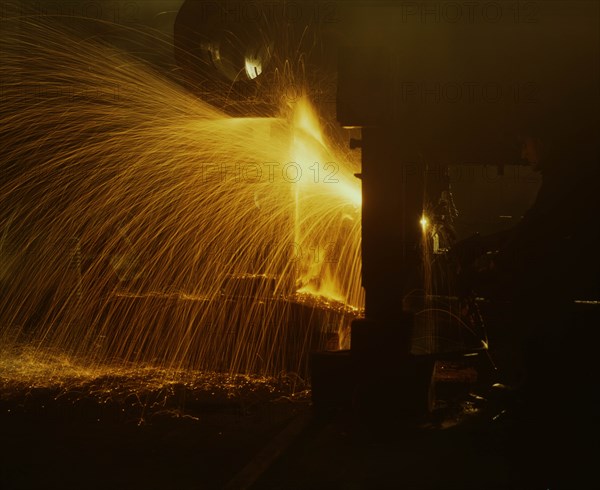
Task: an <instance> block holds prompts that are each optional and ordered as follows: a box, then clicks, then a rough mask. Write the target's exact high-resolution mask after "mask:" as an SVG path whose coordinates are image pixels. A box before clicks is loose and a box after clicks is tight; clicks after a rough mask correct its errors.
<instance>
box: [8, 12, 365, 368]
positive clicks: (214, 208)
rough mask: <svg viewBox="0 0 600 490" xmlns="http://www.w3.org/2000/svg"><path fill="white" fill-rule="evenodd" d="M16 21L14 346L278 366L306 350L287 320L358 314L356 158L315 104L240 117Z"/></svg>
mask: <svg viewBox="0 0 600 490" xmlns="http://www.w3.org/2000/svg"><path fill="white" fill-rule="evenodd" d="M3 24H4V25H3V27H5V29H3V34H2V36H3V43H2V45H1V48H0V49H1V52H0V57H1V58H2V61H3V63H2V78H3V85H2V97H3V103H2V109H1V114H2V120H3V124H2V129H1V130H0V137H1V139H2V142H3V151H2V154H1V156H0V159H1V166H2V170H3V176H4V177H3V181H2V182H1V184H0V186H1V188H0V191H1V193H0V196H1V198H0V199H1V201H2V202H1V204H2V206H1V209H0V226H1V230H2V233H1V241H0V250H1V251H2V254H1V256H0V261H1V266H0V274H1V275H2V276H1V280H2V287H3V290H4V294H3V297H2V300H1V301H2V303H1V305H0V308H1V309H0V322H1V323H0V341H1V342H2V345H3V347H5V348H10V346H11V345H16V344H17V343H18V342H20V341H23V340H24V339H26V340H27V342H28V343H29V344H30V345H34V346H37V347H38V348H39V352H40V355H41V353H43V352H47V351H60V352H64V353H65V354H68V355H71V356H74V357H75V358H77V359H78V360H85V361H86V362H87V363H88V364H90V365H102V364H111V363H112V364H114V363H117V364H118V363H123V362H135V363H151V364H153V365H158V366H159V367H162V368H166V369H180V368H182V367H186V368H194V369H218V370H228V371H231V372H239V373H250V372H254V373H277V372H280V371H281V370H282V369H284V368H289V366H290V359H289V357H290V354H289V353H288V351H287V347H286V345H287V344H289V343H290V341H294V342H296V343H300V344H301V345H302V346H303V347H302V349H306V348H308V345H309V344H308V339H309V337H310V334H309V325H308V324H306V325H305V333H304V334H302V335H304V337H302V335H300V338H298V339H296V338H295V337H294V336H297V335H298V333H296V332H294V331H292V329H290V327H289V326H290V324H299V323H303V322H304V323H307V319H308V323H310V322H313V323H315V322H318V323H319V325H317V326H315V325H313V326H312V327H311V328H313V329H314V328H317V329H318V328H321V327H322V326H324V325H328V328H329V329H333V330H335V329H336V328H338V327H342V326H343V325H345V324H347V322H348V318H351V317H352V316H353V315H355V314H356V312H357V311H358V310H359V309H360V307H361V306H362V301H363V297H362V290H361V288H360V265H359V236H360V234H359V230H360V213H359V206H360V195H361V194H360V189H359V184H358V182H357V181H356V179H355V178H354V177H353V173H354V171H355V168H354V167H356V163H355V162H354V161H351V160H350V159H349V158H348V154H347V152H345V151H343V150H342V149H341V146H339V145H337V144H336V143H335V142H331V141H329V140H328V138H327V136H326V135H325V134H324V133H323V131H322V129H321V128H320V125H319V121H318V118H317V116H316V113H315V111H314V110H313V108H312V106H311V104H310V101H309V100H308V99H306V98H304V99H301V100H298V101H296V102H295V103H294V104H293V108H292V111H291V114H290V115H289V116H288V115H285V116H283V115H282V116H281V117H279V118H272V117H269V118H268V117H264V118H261V117H253V118H237V119H233V118H231V117H228V116H226V115H225V114H223V113H221V112H220V111H219V110H217V109H215V108H214V107H212V106H210V105H208V104H206V103H203V102H202V101H201V100H199V99H197V98H195V97H194V96H192V95H191V94H189V93H187V92H186V91H184V90H183V89H182V88H180V87H179V86H178V85H177V84H176V83H174V82H172V81H170V80H169V79H167V78H165V77H163V76H162V75H160V74H158V73H156V72H155V71H153V70H152V69H151V68H149V67H148V66H147V65H145V64H143V63H141V62H139V61H138V60H135V59H133V58H131V57H129V56H127V55H125V54H124V53H122V52H119V51H118V50H116V49H114V48H110V47H107V46H104V45H100V44H96V43H95V42H94V41H90V40H86V41H82V40H77V41H76V42H75V40H74V39H72V38H70V37H69V35H68V33H65V32H64V31H63V30H61V29H58V28H55V27H52V26H49V25H46V24H43V23H40V22H37V21H35V20H28V21H22V20H21V22H19V28H18V29H12V28H11V25H10V24H11V23H10V21H3ZM12 27H14V26H12ZM69 45H72V46H77V49H73V50H71V49H65V46H69ZM283 113H284V111H282V114H283ZM286 114H287V113H286ZM224 290H226V293H225V294H224ZM302 298H304V300H303V301H304V302H305V303H306V302H308V303H310V304H319V305H325V306H327V305H328V306H327V307H326V308H322V313H321V315H320V316H318V315H317V316H316V317H315V316H314V315H312V314H310V315H307V314H306V313H305V312H304V310H305V309H306V308H305V307H301V306H298V304H301V303H302V301H300V300H301V299H302ZM300 355H301V353H300ZM291 365H292V366H299V365H300V361H293V362H292V363H291ZM298 369H300V368H298Z"/></svg>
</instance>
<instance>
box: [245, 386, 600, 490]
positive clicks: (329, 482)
mask: <svg viewBox="0 0 600 490" xmlns="http://www.w3.org/2000/svg"><path fill="white" fill-rule="evenodd" d="M459 410H462V413H458V412H457V411H456V407H455V410H454V413H452V414H450V413H448V412H447V411H446V413H445V414H444V411H445V410H444V409H441V410H439V411H440V412H441V413H439V414H438V415H439V416H438V417H437V420H435V419H436V417H435V416H434V417H430V419H429V421H411V422H407V423H406V425H405V426H402V425H398V423H397V421H396V424H395V426H393V427H387V424H386V421H385V420H383V419H380V420H371V421H362V422H360V421H357V420H355V418H354V417H353V416H352V414H351V413H349V412H341V413H338V414H336V415H335V416H334V417H332V418H331V419H330V420H329V421H327V422H326V423H324V425H323V426H321V427H319V428H315V430H313V431H312V432H307V433H306V434H305V436H304V437H303V438H301V439H299V440H298V441H297V443H296V444H295V445H294V446H293V447H292V448H291V449H290V450H289V451H288V452H287V454H286V455H285V456H284V457H282V458H281V459H280V460H279V461H277V463H276V464H274V465H273V466H272V467H271V468H270V469H269V471H268V472H267V473H266V474H264V475H263V477H262V478H261V479H260V480H259V482H258V483H257V484H256V485H255V486H253V487H252V488H253V489H254V490H284V489H285V490H296V489H297V490H300V489H302V490H320V489H323V490H325V489H340V490H342V489H348V490H359V489H360V490H367V489H410V490H421V489H422V490H425V489H430V490H433V489H435V490H467V489H472V490H492V489H494V490H509V489H510V490H521V489H522V490H534V489H543V490H546V489H558V488H564V489H575V488H588V485H589V484H588V482H589V481H593V478H595V477H594V476H593V475H594V471H595V464H596V462H595V454H596V450H595V449H594V448H597V435H598V432H597V427H595V426H594V424H595V423H597V422H596V421H595V420H594V419H593V418H592V417H591V416H588V417H589V418H587V419H585V418H580V419H579V420H578V419H577V415H576V413H575V412H571V413H568V414H566V413H563V414H562V415H560V414H559V413H557V412H556V411H554V410H553V409H551V408H550V409H549V410H548V411H547V412H546V413H542V412H537V413H529V411H528V410H526V409H522V408H521V407H519V403H516V402H514V401H508V400H496V401H491V400H489V399H482V397H480V396H479V395H476V394H475V393H472V394H471V395H470V396H467V397H465V398H464V403H463V404H462V406H461V407H460V408H459ZM580 416H582V417H583V412H580ZM432 418H433V419H434V420H433V422H432V420H431V419H432ZM390 425H392V424H390ZM590 478H592V480H590Z"/></svg>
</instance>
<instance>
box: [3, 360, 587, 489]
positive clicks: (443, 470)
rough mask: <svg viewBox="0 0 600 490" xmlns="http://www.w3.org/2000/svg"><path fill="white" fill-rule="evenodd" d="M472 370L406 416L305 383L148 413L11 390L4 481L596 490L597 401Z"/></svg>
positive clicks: (10, 485) (454, 373) (455, 372)
mask: <svg viewBox="0 0 600 490" xmlns="http://www.w3.org/2000/svg"><path fill="white" fill-rule="evenodd" d="M438 372H439V370H438ZM471 374H472V371H470V370H469V369H466V370H464V369H462V368H460V366H459V368H455V367H453V366H449V368H448V367H447V371H446V372H445V374H444V375H443V376H439V375H438V379H437V383H436V388H437V397H436V404H435V408H434V411H433V413H432V414H429V415H427V416H423V417H420V418H413V419H406V420H404V419H403V420H388V419H386V418H385V417H381V418H374V419H371V420H357V419H356V417H355V416H354V414H353V412H352V410H347V409H340V410H336V411H329V412H326V413H322V414H319V416H317V415H316V414H315V411H314V407H312V406H311V403H310V398H309V397H307V396H306V394H304V395H303V396H300V397H298V398H296V399H294V398H287V397H285V396H283V397H282V396H280V395H279V394H277V393H274V394H269V391H268V390H265V391H264V392H263V393H260V394H254V395H252V397H251V399H248V398H247V397H246V399H245V400H244V399H239V398H238V399H235V398H230V397H222V396H219V393H217V394H216V396H217V400H216V402H215V400H213V399H212V398H211V396H212V395H213V393H208V392H207V393H205V394H204V395H206V396H204V395H203V396H200V397H198V398H197V400H196V403H188V404H187V405H186V408H185V410H178V409H169V407H168V406H165V409H164V410H161V409H160V403H158V408H157V407H156V405H157V400H158V398H156V399H155V400H154V402H153V403H151V404H147V407H148V411H147V413H146V414H144V413H140V412H135V413H133V412H131V411H129V413H127V410H126V411H125V415H124V416H121V415H119V412H120V410H121V411H122V410H123V409H119V406H120V405H115V404H113V405H112V406H108V407H107V406H105V404H100V403H97V402H96V401H94V399H93V398H90V397H81V396H79V397H78V398H76V399H75V398H73V397H71V399H69V397H68V396H67V397H57V396H56V394H55V393H54V392H52V391H46V392H44V391H38V392H35V393H33V392H29V393H23V394H21V395H19V396H14V393H13V394H9V393H6V392H2V393H1V394H2V396H1V397H0V405H1V407H0V408H1V414H0V438H1V440H2V448H1V452H2V454H1V459H0V488H2V489H5V490H17V489H38V488H48V489H82V488H85V489H107V488H110V489H123V490H133V489H144V490H146V489H174V490H179V489H181V490H183V489H188V488H189V489H192V488H193V489H207V490H212V489H215V490H217V489H225V488H226V489H228V490H232V489H235V488H237V489H242V488H247V489H253V490H277V489H280V490H295V489H298V490H313V489H315V490H317V489H324V490H325V489H328V490H329V489H349V490H354V489H365V490H366V489H369V490H370V489H388V488H389V489H411V490H412V489H415V490H416V489H439V490H455V489H456V490H467V489H477V490H488V489H498V490H500V489H502V490H505V489H507V490H508V489H523V490H525V489H527V490H529V489H537V488H539V489H557V488H565V489H571V490H572V489H574V488H587V486H586V487H584V486H582V484H583V482H584V481H587V479H589V476H590V472H591V471H592V470H593V469H594V464H595V462H594V455H595V452H594V449H593V448H594V447H597V443H596V441H597V439H595V437H596V434H597V432H596V431H595V425H594V421H595V419H594V417H593V407H588V408H592V409H591V410H583V409H582V407H577V406H571V407H570V408H571V409H572V410H571V411H567V412H563V411H562V410H563V408H565V407H564V405H565V404H564V403H560V404H557V406H560V407H561V408H560V409H558V408H556V407H552V406H548V407H547V408H548V409H547V410H540V411H537V412H536V411H531V410H524V409H523V406H522V403H520V401H519V398H518V396H517V397H515V396H514V395H513V394H506V392H503V391H500V392H496V391H493V390H492V391H490V392H485V389H483V388H482V387H481V386H478V385H474V384H473V383H472V377H471ZM208 395H210V396H208ZM555 395H556V396H558V395H559V394H558V393H555ZM207 396H208V397H207ZM563 401H564V400H563ZM109 405H110V404H109ZM567 405H568V404H567ZM136 406H137V407H138V408H139V405H136ZM542 408H543V407H542ZM121 413H123V412H121ZM385 413H387V414H388V415H387V416H389V414H390V413H393V410H392V411H390V410H386V411H385ZM132 415H133V416H132ZM298 421H299V423H298ZM294 426H295V427H296V429H295V430H292V431H291V432H290V430H289V427H294ZM282 434H283V436H282ZM286 434H287V435H286ZM590 444H591V446H590ZM587 448H590V449H587ZM265 449H266V451H265ZM240 475H242V476H243V477H242V478H239V476H240Z"/></svg>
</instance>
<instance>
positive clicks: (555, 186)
mask: <svg viewBox="0 0 600 490" xmlns="http://www.w3.org/2000/svg"><path fill="white" fill-rule="evenodd" d="M550 123H552V121H550ZM556 126H557V127H554V128H553V127H548V126H546V127H545V128H543V127H542V128H541V129H540V130H539V131H537V132H533V131H531V130H530V131H529V134H527V135H526V136H525V137H524V138H522V150H521V157H522V158H523V159H524V160H525V161H527V162H528V163H529V164H530V165H532V166H533V168H534V170H535V171H538V172H540V173H541V175H542V185H541V187H540V189H539V192H538V195H537V197H536V200H535V203H534V204H533V206H532V207H531V208H530V209H529V210H528V211H527V212H526V213H525V215H524V216H523V219H522V220H521V222H520V223H519V224H518V225H517V226H516V227H514V228H513V229H511V230H508V231H505V232H502V233H499V234H497V235H494V236H490V237H481V239H479V240H471V242H470V243H471V245H469V240H467V241H466V245H465V244H463V245H462V247H463V248H467V249H468V248H471V252H473V250H477V249H478V248H479V251H480V252H484V251H486V250H494V251H497V253H496V254H494V255H492V256H493V259H492V260H491V261H487V262H486V264H487V267H486V268H484V269H485V270H484V271H483V274H479V278H480V279H481V278H483V280H482V282H480V284H479V286H480V288H484V289H487V290H486V291H485V292H484V293H483V294H484V295H488V296H490V297H492V298H494V297H495V298H496V299H505V300H508V301H509V304H511V305H512V311H511V315H510V318H511V319H512V320H511V322H510V323H511V324H510V325H507V326H506V328H509V329H512V332H511V333H512V334H514V339H513V341H514V345H513V346H512V349H513V354H514V357H513V361H514V365H515V366H517V367H519V368H520V369H521V371H522V373H521V376H520V379H512V380H509V381H511V382H513V383H516V384H517V385H519V386H520V387H521V388H522V390H523V393H524V394H525V395H524V396H525V397H526V398H527V400H528V401H531V403H532V406H536V407H539V406H542V405H544V404H545V403H546V402H549V400H553V403H555V402H556V399H557V398H558V397H562V394H563V390H565V389H567V388H568V386H569V384H570V383H571V382H572V379H571V378H572V377H573V376H574V375H575V376H576V375H579V376H582V375H583V374H582V373H573V371H572V370H571V369H570V365H571V364H572V363H571V361H572V360H573V357H574V356H576V354H575V353H574V352H573V351H575V350H576V349H577V343H578V342H582V343H585V342H586V339H584V338H579V339H577V338H573V335H575V333H574V332H572V331H571V329H570V326H571V324H572V323H573V302H574V300H577V299H598V298H599V294H598V277H599V270H598V269H599V268H598V224H597V223H598V211H599V210H598V207H599V206H598V202H599V199H598V195H599V194H600V189H598V190H597V189H596V188H597V187H598V184H599V182H600V181H599V180H598V143H597V140H596V136H594V135H593V131H592V130H591V128H592V127H595V126H593V125H592V126H590V127H583V126H581V125H573V126H572V127H570V128H566V127H565V125H563V124H559V123H556ZM559 128H560V131H559ZM457 249H458V255H460V253H461V245H459V246H458V247H457ZM475 263H477V261H475ZM479 265H481V261H479ZM479 269H481V267H479ZM478 272H481V270H479V271H478ZM475 276H476V274H473V267H471V271H470V273H469V272H467V273H466V274H463V277H464V278H467V280H468V281H472V280H473V279H474V277H475ZM475 289H477V286H475ZM570 363H571V364H570ZM513 367H514V366H513ZM567 391H568V390H567Z"/></svg>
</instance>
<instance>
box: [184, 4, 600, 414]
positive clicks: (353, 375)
mask: <svg viewBox="0 0 600 490" xmlns="http://www.w3.org/2000/svg"><path fill="white" fill-rule="evenodd" d="M324 3H325V4H327V5H326V7H327V8H326V10H324V9H323V8H321V7H320V3H319V2H307V3H306V8H304V9H301V12H299V15H296V16H294V19H292V18H291V17H290V16H289V15H285V8H284V10H272V9H271V10H268V14H265V15H259V16H257V17H256V21H254V22H251V21H250V20H249V19H248V18H246V22H240V18H239V17H240V15H242V13H243V7H240V5H241V3H239V2H222V3H219V4H218V5H217V4H215V3H214V2H203V1H191V0H188V1H186V2H184V4H183V6H182V8H181V10H180V14H179V16H178V21H177V22H176V25H175V44H176V48H177V49H180V51H181V49H183V51H182V52H185V54H184V55H183V57H182V56H180V59H179V64H180V66H181V67H182V69H183V71H184V72H185V73H186V75H187V78H188V79H191V80H193V84H194V86H196V87H199V86H200V87H202V86H205V85H206V83H207V80H208V79H210V78H211V77H212V78H214V79H216V80H218V83H217V85H216V86H210V87H208V85H206V86H207V87H208V88H209V89H210V90H209V92H210V91H211V90H217V91H221V92H222V91H223V90H226V91H227V93H228V94H237V95H236V96H235V97H233V99H235V101H236V102H235V103H234V105H235V107H236V109H235V110H234V111H232V112H233V113H237V112H238V111H239V110H241V111H242V112H243V111H244V110H245V109H244V108H243V106H244V104H246V105H248V104H247V103H248V102H249V101H250V100H254V95H258V97H259V98H261V97H262V98H263V99H264V97H265V94H268V93H269V85H270V83H271V81H272V80H273V78H272V75H273V74H276V73H279V74H281V70H280V71H277V70H276V69H274V67H276V66H278V65H277V62H276V61H278V62H279V63H280V62H281V61H282V60H286V56H287V55H286V51H285V50H286V48H287V49H290V48H291V49H292V50H294V49H295V51H294V52H296V53H297V52H298V51H299V50H301V48H300V47H299V46H296V45H294V44H293V43H292V44H291V45H290V44H289V43H287V44H286V41H289V39H290V38H293V35H290V33H291V34H294V33H296V34H301V36H300V37H301V38H302V39H304V40H306V39H309V41H310V42H309V43H307V44H304V45H303V47H306V46H309V47H310V49H309V50H307V51H306V52H305V53H303V57H302V59H303V63H304V66H305V67H307V69H306V73H307V74H309V75H310V74H311V73H313V72H316V73H318V75H319V76H318V77H315V79H318V78H319V77H321V79H324V80H330V81H333V82H334V83H332V84H329V85H328V86H327V87H326V90H329V93H328V94H326V95H327V96H326V97H324V99H325V101H326V102H325V103H324V104H322V107H320V110H321V112H322V113H324V114H326V115H327V114H328V113H329V115H330V116H331V115H332V114H333V113H335V114H336V116H337V120H338V122H339V123H340V124H341V125H342V126H345V127H359V128H361V130H362V136H361V139H360V141H356V140H355V141H353V142H351V145H352V146H354V147H356V148H358V147H360V149H361V150H362V163H363V166H362V171H361V173H360V174H359V175H358V177H359V178H360V179H361V181H362V189H363V205H362V206H363V207H362V220H363V229H362V260H363V273H362V281H363V286H364V288H365V294H366V304H365V318H364V319H361V320H358V321H355V322H354V324H353V325H352V336H351V341H352V344H351V350H350V351H342V352H335V353H325V354H316V355H315V356H314V357H313V361H312V364H313V373H312V386H313V400H314V401H315V405H316V406H317V407H327V406H339V405H341V404H346V405H347V404H354V406H355V407H356V408H357V409H358V410H359V411H362V410H363V409H366V410H367V412H368V411H369V408H376V409H377V410H378V411H380V410H381V409H382V407H389V408H390V410H391V411H392V413H394V414H398V413H411V414H418V413H423V412H426V411H427V410H429V409H430V408H431V404H432V397H431V390H430V388H431V380H432V373H433V368H434V360H435V356H417V355H414V354H413V353H412V338H413V329H414V324H415V317H414V314H413V313H412V312H410V311H409V309H408V308H406V307H405V306H404V305H403V299H404V298H406V296H407V294H408V293H409V292H410V291H411V290H413V289H422V288H423V284H422V277H423V276H422V253H421V252H422V250H421V247H422V238H423V229H422V225H421V219H422V215H423V210H424V191H423V190H424V188H425V184H426V182H427V184H428V185H429V184H431V182H432V180H435V179H438V182H437V183H438V184H439V183H440V182H439V179H444V178H445V176H444V172H443V171H441V170H439V169H443V168H446V167H447V166H448V165H453V164H465V163H467V164H472V165H492V166H497V167H498V168H499V169H501V168H502V166H503V165H510V164H515V163H520V155H519V150H518V147H517V146H516V144H515V143H516V140H517V137H518V136H519V135H521V136H522V135H523V132H526V131H529V130H531V129H532V128H534V127H535V126H536V125H538V122H539V121H552V120H553V118H559V119H560V121H559V122H560V124H559V126H560V127H562V128H568V127H569V126H570V124H569V122H568V121H569V119H564V118H563V116H564V114H572V113H574V111H573V110H567V111H566V112H565V110H564V108H565V105H567V106H568V105H569V104H571V103H576V100H575V99H577V97H578V96H579V97H580V96H581V94H582V93H584V94H586V97H591V98H592V99H593V100H587V101H584V104H581V101H579V105H580V106H581V105H587V106H590V105H592V106H593V105H594V104H597V98H598V97H597V96H598V94H597V85H598V77H599V70H598V64H597V59H598V49H597V43H595V44H594V43H593V42H591V41H590V38H589V36H588V34H589V32H593V29H594V28H595V27H597V26H595V25H594V24H593V19H595V18H596V19H597V10H596V11H595V13H594V12H592V11H593V10H594V7H593V6H590V3H589V2H546V3H544V4H543V5H542V4H541V3H539V2H516V3H511V4H510V5H508V4H507V5H504V4H499V3H497V2H480V3H479V2H473V3H472V4H469V6H468V8H467V4H466V3H465V4H460V3H453V4H452V5H453V7H452V9H451V10H449V8H450V7H449V6H448V5H445V3H444V2H435V3H434V4H431V3H430V2H398V3H397V4H396V3H394V2H391V3H389V2H388V3H384V4H381V5H379V4H378V5H377V6H376V7H375V6H373V5H370V4H369V3H368V2H365V3H360V2H339V3H335V4H333V3H330V2H324ZM567 4H568V5H567ZM269 5H270V6H271V7H272V6H273V3H270V2H265V3H264V5H263V2H255V3H253V6H254V7H256V8H258V10H259V11H260V10H261V8H262V6H265V8H266V6H269ZM277 5H278V6H279V4H277ZM281 6H283V7H285V2H284V3H282V4H281ZM228 12H229V13H232V14H231V15H229V14H228ZM265 12H266V11H265ZM315 13H318V14H323V15H316V16H315ZM184 14H185V15H184ZM288 14H289V12H288ZM307 14H310V15H307ZM325 14H326V15H325ZM215 19H216V21H215ZM267 19H268V22H266V23H265V20H267ZM292 20H293V21H292ZM242 24H243V25H242ZM240 29H241V31H240ZM565 30H567V31H568V32H569V33H570V34H569V35H570V39H569V41H570V44H569V45H570V47H571V48H570V50H565V47H564V45H563V43H562V41H561V36H557V35H556V32H557V31H560V32H563V31H565ZM236 33H237V34H236ZM302 49H303V48H302ZM280 66H281V65H280ZM332 67H337V70H336V69H332ZM270 77H271V78H270ZM584 80H585V81H586V82H585V87H583V86H582V85H581V84H582V83H583V81H584ZM594 86H595V87H596V91H595V92H594V91H593V90H589V88H590V87H594ZM252 87H255V88H256V90H254V89H253V90H254V91H253V92H252V94H253V95H252V97H245V94H248V93H249V92H248V90H249V88H252ZM331 87H334V90H331ZM321 88H322V87H319V89H318V90H319V91H320V92H321V91H322V90H321ZM265 90H266V91H265ZM320 92H319V93H320ZM333 92H335V95H336V97H335V104H333V105H334V107H332V106H331V101H333V100H334V97H333ZM261 94H262V95H261ZM219 100H221V101H222V100H223V99H222V98H220V99H219ZM240 101H241V104H239V102H240ZM432 169H438V170H434V172H432V171H431V170H432ZM500 173H501V172H500ZM435 184H436V183H435V182H434V185H435ZM442 187H443V186H442Z"/></svg>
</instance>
